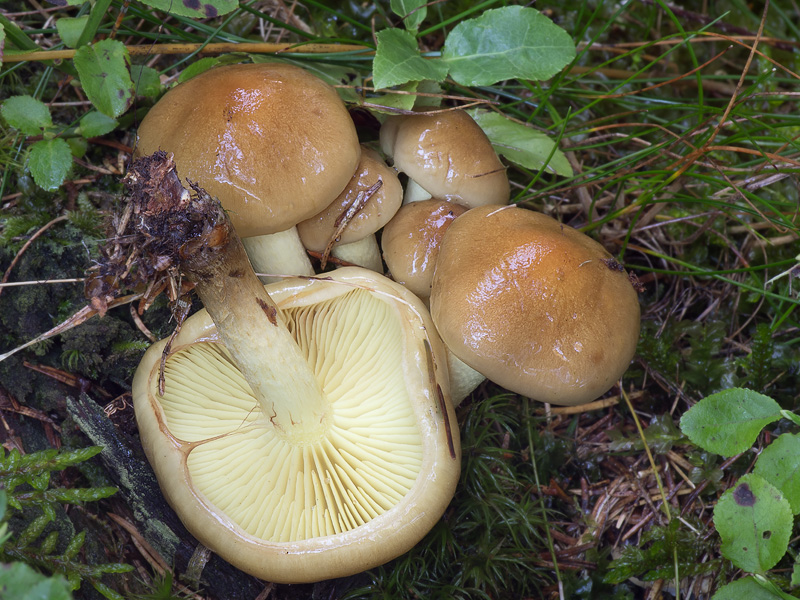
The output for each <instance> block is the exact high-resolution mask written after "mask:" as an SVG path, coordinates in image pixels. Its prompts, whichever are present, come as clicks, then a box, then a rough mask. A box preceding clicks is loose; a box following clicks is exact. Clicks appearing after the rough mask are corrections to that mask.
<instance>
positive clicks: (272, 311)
mask: <svg viewBox="0 0 800 600" xmlns="http://www.w3.org/2000/svg"><path fill="white" fill-rule="evenodd" d="M126 183H127V184H128V186H129V187H130V188H131V191H132V197H131V202H133V203H134V213H135V214H137V216H138V217H139V223H140V225H139V227H140V231H141V233H142V235H143V237H145V238H147V239H149V240H150V243H151V244H152V246H154V248H153V249H154V251H155V252H157V253H158V256H167V257H169V258H170V259H171V260H172V262H173V263H174V264H177V265H178V266H179V268H180V271H181V272H182V273H183V274H184V275H185V276H186V277H188V278H189V279H191V280H192V281H193V282H194V283H195V285H196V287H195V289H196V291H197V294H198V296H199V297H200V299H201V300H202V302H203V305H204V306H205V308H206V310H208V313H209V314H210V315H211V318H212V319H213V320H214V323H215V324H216V326H217V329H218V332H219V335H220V338H221V340H222V342H223V343H224V345H225V347H226V348H227V349H228V351H229V352H230V354H231V356H232V358H233V362H234V363H235V364H236V366H237V367H238V368H239V370H240V371H241V372H242V374H243V376H244V378H245V380H246V381H247V382H248V383H249V384H250V387H251V388H252V390H253V394H254V395H255V397H256V398H257V399H258V401H259V404H260V406H261V409H262V411H263V415H264V417H265V418H266V419H269V420H270V421H271V423H272V424H273V426H274V427H275V428H276V430H277V431H278V432H280V433H281V435H283V436H285V437H286V438H287V439H290V440H292V441H296V442H297V443H303V442H306V441H309V440H313V439H318V437H319V436H320V435H321V434H322V433H323V432H324V431H325V430H326V429H327V427H328V418H327V415H328V408H329V407H328V403H327V400H326V398H325V396H324V394H323V393H322V390H321V388H320V386H319V383H318V382H317V379H316V377H315V376H314V373H313V371H312V370H311V367H310V366H309V364H308V362H307V360H306V358H305V357H304V356H303V354H302V352H301V350H300V348H299V346H298V345H297V343H296V342H295V340H294V338H293V337H292V334H291V333H290V332H289V330H288V328H287V327H286V325H285V323H284V321H283V319H282V317H281V315H280V313H279V311H278V308H277V306H276V305H275V303H274V302H273V301H272V299H271V298H270V296H269V294H268V293H267V292H266V290H265V289H264V286H263V285H262V284H261V282H260V281H259V280H258V277H256V274H255V272H254V271H253V268H252V267H251V265H250V262H249V261H248V259H247V254H246V253H245V249H244V246H243V245H242V242H241V240H240V239H239V236H238V235H237V234H236V232H235V231H234V229H233V226H232V225H231V222H230V220H229V219H228V217H227V215H226V213H225V211H224V210H223V209H222V206H221V205H220V204H219V202H218V201H217V200H215V199H213V198H211V197H210V196H209V195H208V194H207V193H206V192H205V191H203V190H202V189H201V188H200V187H198V186H195V185H192V188H193V190H194V193H193V194H190V193H189V192H188V190H186V189H185V188H184V187H183V186H182V185H181V182H180V179H179V178H178V175H177V173H176V172H175V165H174V163H173V162H172V159H171V157H169V156H167V155H166V154H165V153H163V152H157V153H155V154H153V155H152V156H150V157H144V158H142V159H139V160H137V161H135V162H134V163H133V164H132V165H131V170H130V172H129V174H128V176H127V178H126Z"/></svg>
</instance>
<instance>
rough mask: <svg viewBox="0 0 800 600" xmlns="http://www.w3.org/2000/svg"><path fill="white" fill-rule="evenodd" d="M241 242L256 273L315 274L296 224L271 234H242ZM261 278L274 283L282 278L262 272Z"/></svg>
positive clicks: (264, 281) (263, 281) (265, 281)
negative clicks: (249, 235) (263, 274)
mask: <svg viewBox="0 0 800 600" xmlns="http://www.w3.org/2000/svg"><path fill="white" fill-rule="evenodd" d="M242 243H243V244H244V247H245V250H247V256H248V257H249V258H250V263H251V264H252V265H253V269H255V271H256V273H268V274H270V275H300V276H310V275H313V274H314V268H313V267H312V266H311V261H310V260H309V258H308V254H307V253H306V249H305V247H304V246H303V242H301V241H300V236H299V235H297V228H296V227H292V228H291V229H287V230H286V231H279V232H277V233H273V234H270V235H256V236H253V237H249V238H244V239H243V240H242ZM260 279H261V282H262V283H274V282H275V281H279V280H280V279H281V278H280V277H267V276H262V277H260Z"/></svg>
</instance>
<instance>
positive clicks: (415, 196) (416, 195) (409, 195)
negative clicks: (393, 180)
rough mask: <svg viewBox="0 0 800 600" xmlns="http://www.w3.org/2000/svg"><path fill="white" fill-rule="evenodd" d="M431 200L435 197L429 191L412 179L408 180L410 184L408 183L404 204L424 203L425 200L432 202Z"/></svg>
mask: <svg viewBox="0 0 800 600" xmlns="http://www.w3.org/2000/svg"><path fill="white" fill-rule="evenodd" d="M431 198H433V195H432V194H431V193H430V192H429V191H428V190H426V189H425V188H424V187H422V186H421V185H420V184H418V183H417V182H416V181H414V180H413V179H411V177H409V178H408V182H407V183H406V192H405V195H404V196H403V204H411V203H412V202H422V201H423V200H430V199H431Z"/></svg>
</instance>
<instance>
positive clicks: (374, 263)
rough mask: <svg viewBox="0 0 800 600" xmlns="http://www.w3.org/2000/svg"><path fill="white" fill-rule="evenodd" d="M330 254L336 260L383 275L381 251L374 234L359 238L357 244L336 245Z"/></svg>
mask: <svg viewBox="0 0 800 600" xmlns="http://www.w3.org/2000/svg"><path fill="white" fill-rule="evenodd" d="M331 254H332V255H333V256H335V257H336V258H338V259H341V260H344V261H347V262H349V263H352V264H354V265H358V266H360V267H364V268H365V269H369V270H370V271H375V272H376V273H383V261H382V259H381V251H380V248H379V247H378V241H377V240H376V239H375V235H374V234H372V235H368V236H367V237H364V238H361V239H360V240H358V241H357V242H350V243H349V244H336V245H335V246H334V247H333V249H332V250H331Z"/></svg>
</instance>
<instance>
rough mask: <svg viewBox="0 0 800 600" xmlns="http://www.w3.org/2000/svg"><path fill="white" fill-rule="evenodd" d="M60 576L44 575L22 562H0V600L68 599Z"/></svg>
mask: <svg viewBox="0 0 800 600" xmlns="http://www.w3.org/2000/svg"><path fill="white" fill-rule="evenodd" d="M71 598H72V593H71V592H70V590H69V584H68V583H67V582H66V580H64V578H63V577H61V576H54V577H46V576H45V575H42V574H41V573H37V572H36V571H34V570H33V569H31V568H30V567H29V566H28V565H26V564H24V563H11V564H10V565H9V564H0V600H70V599H71Z"/></svg>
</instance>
